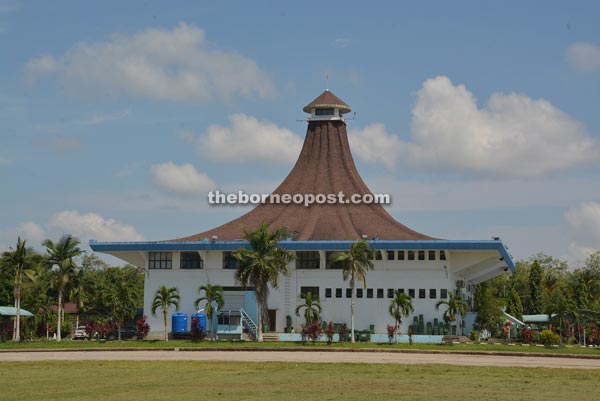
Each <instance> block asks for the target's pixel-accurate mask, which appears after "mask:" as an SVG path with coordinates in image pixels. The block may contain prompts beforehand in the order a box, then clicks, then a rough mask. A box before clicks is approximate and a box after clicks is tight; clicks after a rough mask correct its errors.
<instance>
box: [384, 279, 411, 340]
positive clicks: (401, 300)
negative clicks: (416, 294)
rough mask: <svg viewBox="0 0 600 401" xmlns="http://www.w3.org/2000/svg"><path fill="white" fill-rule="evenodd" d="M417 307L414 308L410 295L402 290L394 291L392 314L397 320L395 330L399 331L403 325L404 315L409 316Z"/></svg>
mask: <svg viewBox="0 0 600 401" xmlns="http://www.w3.org/2000/svg"><path fill="white" fill-rule="evenodd" d="M414 310H415V309H414V308H413V304H412V300H411V299H410V297H409V296H408V295H407V294H405V293H403V292H400V290H396V291H394V298H393V299H392V302H391V303H390V309H389V311H390V315H392V317H393V318H394V320H395V321H396V326H395V328H394V332H398V330H399V329H400V326H401V325H402V316H408V315H410V314H411V313H413V311H414ZM394 338H395V342H396V343H397V342H398V338H397V337H396V336H394Z"/></svg>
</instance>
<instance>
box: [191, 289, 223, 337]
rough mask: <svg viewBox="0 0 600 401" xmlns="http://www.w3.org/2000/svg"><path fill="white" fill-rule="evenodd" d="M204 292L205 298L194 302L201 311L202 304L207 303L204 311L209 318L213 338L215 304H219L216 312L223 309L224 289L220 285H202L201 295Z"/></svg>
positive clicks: (199, 290) (195, 306)
mask: <svg viewBox="0 0 600 401" xmlns="http://www.w3.org/2000/svg"><path fill="white" fill-rule="evenodd" d="M202 291H204V296H203V297H200V298H198V299H197V300H196V301H195V302H194V308H196V309H199V306H200V302H202V301H206V306H204V310H205V311H206V317H208V320H209V321H210V333H211V336H212V327H213V317H214V315H215V305H214V304H217V307H216V310H219V309H221V308H222V307H223V304H224V303H225V302H224V300H223V287H221V286H220V285H212V284H211V283H207V284H206V285H201V286H200V287H199V288H198V292H199V293H202ZM213 302H214V304H213Z"/></svg>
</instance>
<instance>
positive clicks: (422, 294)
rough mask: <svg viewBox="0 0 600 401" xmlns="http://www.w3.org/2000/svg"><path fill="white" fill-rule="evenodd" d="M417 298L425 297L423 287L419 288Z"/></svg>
mask: <svg viewBox="0 0 600 401" xmlns="http://www.w3.org/2000/svg"><path fill="white" fill-rule="evenodd" d="M419 298H421V299H423V298H425V288H419Z"/></svg>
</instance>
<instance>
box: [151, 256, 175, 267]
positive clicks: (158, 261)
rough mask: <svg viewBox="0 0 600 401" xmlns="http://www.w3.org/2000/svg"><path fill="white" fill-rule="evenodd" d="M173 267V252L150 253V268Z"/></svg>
mask: <svg viewBox="0 0 600 401" xmlns="http://www.w3.org/2000/svg"><path fill="white" fill-rule="evenodd" d="M172 268H173V253H172V252H149V253H148V269H172Z"/></svg>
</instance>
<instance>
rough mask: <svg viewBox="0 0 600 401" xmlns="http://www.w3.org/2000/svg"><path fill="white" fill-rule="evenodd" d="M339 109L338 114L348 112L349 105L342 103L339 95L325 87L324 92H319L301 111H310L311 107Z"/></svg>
mask: <svg viewBox="0 0 600 401" xmlns="http://www.w3.org/2000/svg"><path fill="white" fill-rule="evenodd" d="M335 107H337V108H338V109H339V110H340V114H346V113H349V112H350V106H348V105H347V104H346V103H344V101H343V100H341V99H340V98H339V97H337V96H336V95H334V94H333V92H331V91H330V90H329V89H325V92H323V93H321V94H320V95H319V96H317V98H316V99H315V100H313V101H312V102H310V103H309V104H307V105H306V106H304V108H303V109H302V111H304V112H305V113H310V111H311V109H312V108H315V109H317V108H335Z"/></svg>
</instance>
